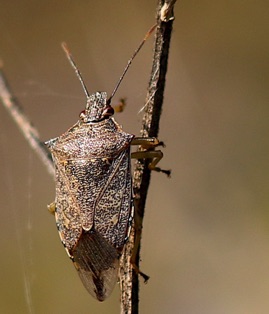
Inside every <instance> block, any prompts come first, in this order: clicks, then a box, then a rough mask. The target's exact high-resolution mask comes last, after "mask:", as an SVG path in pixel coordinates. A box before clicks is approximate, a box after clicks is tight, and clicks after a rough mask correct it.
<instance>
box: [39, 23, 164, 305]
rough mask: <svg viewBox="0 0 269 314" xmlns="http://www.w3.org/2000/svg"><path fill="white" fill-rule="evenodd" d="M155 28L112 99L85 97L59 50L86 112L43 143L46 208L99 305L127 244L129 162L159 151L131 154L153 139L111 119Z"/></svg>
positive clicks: (153, 166)
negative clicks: (50, 176) (49, 190)
mask: <svg viewBox="0 0 269 314" xmlns="http://www.w3.org/2000/svg"><path fill="white" fill-rule="evenodd" d="M155 27H156V26H155V25H154V26H153V27H152V28H151V29H150V30H149V32H148V33H147V34H146V36H145V38H144V40H143V41H142V42H141V44H140V45H139V47H138V48H137V50H136V51H135V52H134V54H133V56H132V57H131V59H130V60H129V61H128V64H127V66H126V68H125V69H124V72H123V74H122V76H121V77H120V80H119V82H118V83H117V85H116V87H115V89H114V90H113V92H112V94H111V96H110V97H109V98H107V93H105V92H96V93H94V94H92V95H90V94H89V92H88V90H87V87H86V85H85V83H84V81H83V78H82V76H81V74H80V71H79V69H78V67H77V66H76V64H75V62H74V60H73V57H72V55H71V54H70V52H69V50H68V48H67V46H66V45H65V44H63V49H64V51H65V53H66V55H67V58H68V59H69V61H70V63H71V65H72V67H73V68H74V69H75V71H76V74H77V76H78V78H79V80H80V82H81V84H82V87H83V89H84V92H85V94H86V98H87V102H86V108H85V110H83V111H82V112H81V114H80V117H79V120H78V122H77V123H76V124H75V125H73V126H72V127H71V128H70V129H68V130H67V131H66V132H65V133H64V134H62V135H60V136H59V137H56V138H54V139H51V140H49V141H48V142H46V143H45V144H46V145H47V147H48V149H49V150H50V152H51V154H52V158H53V162H54V167H55V178H56V180H55V181H56V198H55V201H54V202H53V203H52V204H51V205H49V209H50V211H51V212H53V213H55V219H56V225H57V228H58V231H59V235H60V238H61V241H62V243H63V245H64V247H65V249H66V252H67V254H68V256H69V257H70V258H71V260H72V261H73V263H74V266H75V268H76V270H77V271H78V274H79V276H80V278H81V280H82V282H83V284H84V286H85V288H86V289H87V290H88V291H89V293H90V294H91V295H92V296H94V297H95V298H97V299H98V300H99V301H103V300H105V299H106V298H107V297H108V296H109V295H110V294H111V292H112V290H113V288H114V286H115V283H116V281H117V277H118V268H119V258H120V256H121V253H122V250H123V247H124V244H125V243H126V241H127V240H128V236H129V232H130V228H131V222H132V218H133V203H132V176H131V165H130V164H131V163H130V158H131V157H134V158H140V159H143V158H150V159H152V161H151V163H150V169H152V170H157V171H163V172H165V173H168V172H167V171H164V170H161V169H160V168H157V167H156V164H157V163H158V161H159V160H160V159H161V158H162V152H161V151H156V150H154V149H152V150H150V151H148V150H145V151H142V152H137V153H132V154H131V153H130V145H133V144H134V145H142V147H144V148H146V149H147V148H154V147H156V146H157V145H159V141H158V140H157V139H156V138H135V137H134V135H132V134H128V133H126V132H124V131H123V130H122V128H121V126H120V125H119V124H118V123H117V122H116V121H115V120H114V119H113V118H112V115H113V113H114V110H113V108H112V107H111V105H110V103H111V99H112V97H113V96H114V95H115V93H116V91H117V89H118V87H119V85H120V83H121V81H122V79H123V77H124V75H125V73H126V71H127V69H128V68H129V66H130V64H131V62H132V60H133V59H134V57H135V55H136V54H137V53H138V51H139V50H140V48H141V47H142V46H143V44H144V42H145V41H146V39H147V37H148V36H149V35H150V34H151V33H152V32H153V30H154V29H155Z"/></svg>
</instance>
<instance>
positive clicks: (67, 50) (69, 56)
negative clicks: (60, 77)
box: [62, 43, 90, 100]
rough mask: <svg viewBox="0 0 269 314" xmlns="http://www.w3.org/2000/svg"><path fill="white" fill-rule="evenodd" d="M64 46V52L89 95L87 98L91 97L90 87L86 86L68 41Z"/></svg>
mask: <svg viewBox="0 0 269 314" xmlns="http://www.w3.org/2000/svg"><path fill="white" fill-rule="evenodd" d="M62 48H63V50H64V52H65V54H66V56H67V59H68V60H69V62H70V63H71V65H72V67H73V68H74V70H75V72H76V75H77V77H78V79H79V80H80V83H81V85H82V87H83V90H84V93H85V94H86V97H87V100H88V99H89V98H90V94H89V92H88V89H87V87H86V84H85V83H84V80H83V78H82V75H81V73H80V71H79V69H78V67H77V65H76V63H75V61H74V59H73V57H72V55H71V52H70V51H69V49H68V47H67V45H66V43H62Z"/></svg>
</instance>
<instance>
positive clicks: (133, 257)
mask: <svg viewBox="0 0 269 314" xmlns="http://www.w3.org/2000/svg"><path fill="white" fill-rule="evenodd" d="M134 207H135V211H134V228H135V239H134V246H133V250H132V255H131V259H130V263H131V265H132V267H133V269H134V271H135V272H136V273H137V274H139V275H140V276H141V277H143V279H144V282H145V283H146V282H147V281H148V280H149V276H148V275H146V274H145V273H143V272H142V271H141V270H140V269H139V267H138V266H137V256H138V251H139V246H140V242H141V234H142V219H141V217H140V216H139V214H138V211H137V210H136V207H137V206H136V200H134Z"/></svg>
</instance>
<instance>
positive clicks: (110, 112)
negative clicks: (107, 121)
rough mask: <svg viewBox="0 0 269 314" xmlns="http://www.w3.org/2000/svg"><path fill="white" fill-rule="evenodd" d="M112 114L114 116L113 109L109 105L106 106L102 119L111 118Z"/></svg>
mask: <svg viewBox="0 0 269 314" xmlns="http://www.w3.org/2000/svg"><path fill="white" fill-rule="evenodd" d="M113 114H114V109H113V108H112V107H111V106H110V105H107V106H106V107H105V108H104V111H103V116H104V117H110V116H113Z"/></svg>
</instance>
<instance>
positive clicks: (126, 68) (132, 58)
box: [107, 24, 157, 104]
mask: <svg viewBox="0 0 269 314" xmlns="http://www.w3.org/2000/svg"><path fill="white" fill-rule="evenodd" d="M156 27H157V24H154V25H153V26H152V27H151V28H150V30H149V31H148V32H147V33H146V35H145V37H144V39H143V40H142V41H141V43H140V45H139V46H138V48H137V49H136V50H135V52H134V53H133V55H132V57H131V58H130V59H129V61H128V63H127V65H126V67H125V69H124V71H123V73H122V75H121V77H120V79H119V81H118V83H117V85H116V87H115V88H114V90H113V92H112V94H111V96H110V97H109V98H108V100H107V104H110V102H111V99H112V98H113V97H114V95H115V94H116V91H117V90H118V88H119V86H120V84H121V82H122V80H123V78H124V76H125V74H126V72H127V71H128V69H129V67H130V65H131V63H132V61H133V60H134V58H135V56H136V55H137V54H138V52H139V51H140V49H141V48H142V47H143V45H144V43H145V41H146V40H147V39H148V37H149V36H150V35H151V34H152V32H153V31H154V29H155V28H156Z"/></svg>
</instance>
